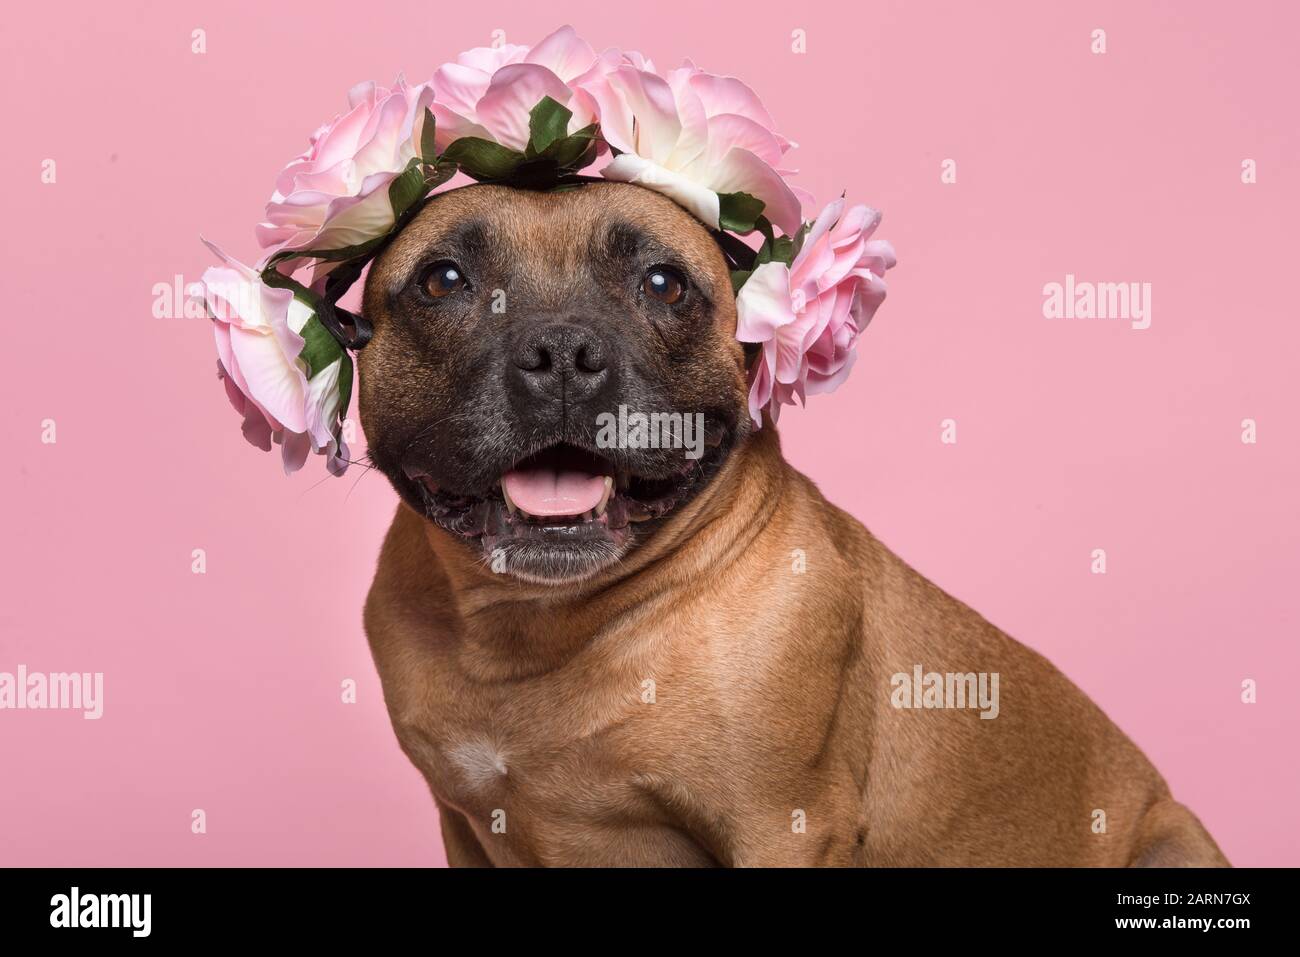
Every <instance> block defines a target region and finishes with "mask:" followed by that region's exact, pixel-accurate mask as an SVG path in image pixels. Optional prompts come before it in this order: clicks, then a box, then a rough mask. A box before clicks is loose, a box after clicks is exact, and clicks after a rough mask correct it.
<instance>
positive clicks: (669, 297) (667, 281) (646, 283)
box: [641, 266, 686, 306]
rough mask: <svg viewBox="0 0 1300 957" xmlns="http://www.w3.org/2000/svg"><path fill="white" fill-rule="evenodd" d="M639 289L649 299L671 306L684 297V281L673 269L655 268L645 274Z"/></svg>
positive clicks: (665, 267)
mask: <svg viewBox="0 0 1300 957" xmlns="http://www.w3.org/2000/svg"><path fill="white" fill-rule="evenodd" d="M641 288H642V289H643V290H644V291H645V294H646V295H647V296H649V297H650V298H651V299H658V300H659V301H660V302H665V303H667V304H668V305H670V306H671V305H672V304H673V303H675V302H680V301H681V298H682V296H684V295H686V280H685V279H683V278H682V277H681V274H680V273H678V272H677V270H675V269H669V268H668V267H667V266H655V267H654V268H653V269H651V270H650V271H649V272H648V273H646V274H645V279H644V280H642V282H641Z"/></svg>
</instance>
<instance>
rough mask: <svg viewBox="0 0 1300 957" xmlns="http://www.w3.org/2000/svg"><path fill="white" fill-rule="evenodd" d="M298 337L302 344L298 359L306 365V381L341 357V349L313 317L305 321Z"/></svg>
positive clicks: (315, 317) (316, 318) (318, 320)
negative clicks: (300, 337)
mask: <svg viewBox="0 0 1300 957" xmlns="http://www.w3.org/2000/svg"><path fill="white" fill-rule="evenodd" d="M299 335H300V336H302V338H303V340H304V342H303V347H302V352H300V353H298V358H299V359H301V360H302V361H303V362H305V363H306V364H307V378H308V379H310V378H312V377H313V376H315V375H316V373H318V372H320V371H321V370H323V369H325V368H327V367H328V366H329V364H330V363H331V362H333V361H334V360H335V359H338V358H339V357H340V356H342V355H343V347H342V346H341V345H339V344H338V341H337V340H336V339H335V338H334V337H333V336H332V335H330V333H329V330H328V329H326V328H325V327H324V326H323V325H321V321H320V319H319V318H318V317H317V316H315V315H313V316H312V317H311V318H310V319H308V320H307V324H306V325H305V326H303V327H302V332H300V333H299Z"/></svg>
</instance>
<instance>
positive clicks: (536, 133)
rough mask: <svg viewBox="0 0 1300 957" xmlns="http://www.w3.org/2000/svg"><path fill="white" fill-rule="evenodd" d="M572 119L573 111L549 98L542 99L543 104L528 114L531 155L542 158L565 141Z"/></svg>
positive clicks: (529, 149)
mask: <svg viewBox="0 0 1300 957" xmlns="http://www.w3.org/2000/svg"><path fill="white" fill-rule="evenodd" d="M571 119H573V110H571V109H569V108H568V107H567V106H564V105H562V104H561V103H559V102H557V101H556V100H553V99H551V98H550V97H549V96H544V97H542V100H541V102H540V103H538V104H537V105H536V106H534V107H533V108H532V110H530V111H529V113H528V151H529V153H531V154H532V155H533V156H540V155H541V154H542V153H545V152H546V151H547V150H548V149H550V147H551V146H552V145H553V144H555V143H557V142H559V141H560V140H562V139H564V138H565V135H566V134H567V133H568V132H569V120H571Z"/></svg>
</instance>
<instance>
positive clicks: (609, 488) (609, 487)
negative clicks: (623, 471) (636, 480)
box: [591, 475, 614, 518]
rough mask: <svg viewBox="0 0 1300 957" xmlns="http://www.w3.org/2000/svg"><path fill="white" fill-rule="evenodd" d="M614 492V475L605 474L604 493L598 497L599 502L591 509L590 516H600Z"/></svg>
mask: <svg viewBox="0 0 1300 957" xmlns="http://www.w3.org/2000/svg"><path fill="white" fill-rule="evenodd" d="M613 494H614V477H613V476H612V475H606V476H605V494H604V495H602V496H601V497H600V504H599V505H597V506H596V507H595V508H594V509H592V511H591V516H592V518H600V517H601V516H602V515H604V514H605V509H606V508H607V507H608V506H609V497H610V496H611V495H613Z"/></svg>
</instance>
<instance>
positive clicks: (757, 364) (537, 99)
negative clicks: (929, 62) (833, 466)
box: [203, 27, 895, 475]
mask: <svg viewBox="0 0 1300 957" xmlns="http://www.w3.org/2000/svg"><path fill="white" fill-rule="evenodd" d="M793 145H794V144H792V143H791V142H790V141H789V140H787V139H786V138H785V137H783V136H782V135H780V134H779V133H777V132H776V130H775V129H774V124H773V122H772V118H771V116H769V115H768V113H767V111H766V110H765V109H764V108H763V105H762V103H761V102H760V101H759V99H758V97H757V96H755V95H754V93H753V91H752V90H750V88H749V87H748V86H746V85H745V84H744V83H742V82H741V81H740V80H737V79H735V78H734V77H726V76H716V75H714V74H711V73H706V72H705V71H703V70H700V69H698V68H697V67H695V66H694V65H693V64H691V63H689V62H687V63H686V64H684V65H683V66H682V67H680V68H678V69H676V70H670V71H668V72H667V73H660V72H658V71H656V70H655V68H654V65H653V64H652V63H651V62H650V61H649V60H647V59H645V58H644V57H642V56H641V55H640V54H638V53H624V52H621V51H617V50H608V51H606V52H604V53H600V54H597V53H596V52H595V51H594V50H593V49H592V48H591V47H590V46H589V45H588V44H587V43H586V42H585V41H583V40H582V39H580V38H579V37H578V36H577V34H576V33H574V31H573V29H572V28H571V27H563V28H561V29H560V30H557V31H556V32H555V33H552V34H551V35H550V36H548V37H547V38H546V39H544V40H542V41H541V42H540V43H538V44H537V45H536V46H533V47H531V48H530V47H525V46H515V45H503V46H499V47H491V48H488V47H480V48H478V49H474V50H470V51H468V52H466V53H462V54H461V55H460V56H459V57H457V58H456V60H455V62H453V63H447V64H444V65H443V66H441V67H439V68H438V69H437V71H435V72H434V74H433V77H432V79H431V80H430V81H429V82H427V83H422V84H420V85H419V86H410V85H408V84H407V83H406V82H405V81H404V80H403V79H401V78H400V77H399V78H398V80H397V82H396V84H395V85H394V86H393V87H391V88H385V87H381V86H377V85H375V84H374V83H363V84H361V85H359V86H356V87H354V88H353V89H352V90H351V91H350V92H349V94H348V109H347V111H346V112H344V113H341V114H339V115H338V116H336V117H335V118H334V119H333V120H331V121H330V122H329V123H326V124H325V125H324V126H322V127H320V128H319V129H318V130H317V131H316V132H315V133H314V134H312V136H311V143H310V146H309V147H308V149H307V150H306V151H305V152H304V153H302V155H300V156H299V157H297V158H296V159H294V160H293V161H292V162H290V163H289V164H288V165H287V166H286V167H285V168H284V169H283V170H281V172H280V175H279V177H278V178H277V180H276V183H275V191H274V193H273V194H272V196H271V200H270V202H269V203H268V204H267V206H266V221H265V222H263V223H261V224H259V225H258V227H257V239H258V242H259V243H260V244H261V246H262V247H263V248H264V250H265V253H264V255H263V258H262V259H261V260H260V262H259V263H258V264H257V266H256V267H249V266H246V265H244V264H242V263H240V262H237V261H235V260H233V259H231V258H230V257H228V256H227V255H226V254H225V253H224V252H222V251H221V250H220V249H218V248H217V247H216V246H214V245H212V244H210V243H209V244H208V245H209V248H211V249H212V250H213V252H214V253H216V255H217V256H218V257H219V258H220V259H221V260H222V261H223V265H221V266H214V267H212V268H210V269H208V270H207V271H206V272H205V273H204V275H203V286H204V300H205V304H206V306H207V310H208V312H209V314H210V315H211V316H212V318H213V320H214V327H215V335H216V342H217V354H218V375H219V377H220V378H221V380H222V382H223V384H224V386H225V388H226V393H227V395H228V397H229V398H230V401H231V404H232V405H234V407H235V409H236V411H238V412H239V413H240V414H241V415H242V416H243V419H244V424H243V430H244V435H245V436H246V437H247V438H248V440H249V441H250V442H252V443H253V444H254V445H256V446H258V447H259V448H262V449H264V450H269V449H270V448H271V445H272V443H273V442H274V443H276V444H278V445H280V446H281V448H282V454H283V461H284V467H285V471H286V472H292V471H295V470H296V469H298V468H300V467H301V466H302V465H303V463H304V462H305V461H306V459H307V456H308V455H309V454H311V453H319V454H323V455H325V456H327V466H328V468H329V470H330V471H331V472H332V473H334V474H336V475H338V474H342V472H343V471H344V470H345V469H346V467H347V459H348V452H347V448H346V446H345V445H344V442H343V428H342V426H343V419H344V417H345V416H346V414H347V409H348V406H349V403H350V401H351V396H352V384H353V368H352V357H351V355H349V351H355V350H357V349H360V348H361V347H362V346H364V345H365V344H366V342H367V341H368V339H369V338H370V332H371V330H370V326H369V324H368V323H367V322H366V320H365V318H364V317H363V316H361V315H357V314H354V313H351V312H349V311H347V310H345V309H343V308H341V307H340V306H339V305H338V301H339V299H340V297H341V296H342V295H343V294H344V293H345V292H346V291H347V290H348V288H349V287H351V286H352V284H353V283H355V282H356V281H357V279H359V278H360V276H361V274H362V272H363V270H364V269H365V267H366V265H367V264H368V263H369V262H370V261H371V260H372V259H373V258H374V257H375V256H376V255H378V254H379V252H380V251H381V250H382V249H383V248H384V246H385V245H386V244H387V243H388V242H389V241H390V240H391V239H392V237H393V236H395V235H396V234H397V232H398V231H400V230H401V229H402V227H403V226H404V225H405V224H406V223H407V222H408V221H409V220H410V219H411V217H412V216H414V215H415V213H417V212H418V211H419V209H420V208H421V206H422V204H423V203H424V202H425V201H426V200H427V199H428V198H429V197H430V196H431V195H432V194H433V193H434V191H435V190H437V189H438V188H439V187H441V186H443V185H444V184H446V183H447V182H448V181H449V180H450V179H451V178H452V177H453V176H454V175H456V174H457V173H461V174H464V175H465V176H468V177H469V178H470V179H472V180H477V181H480V182H495V183H506V184H509V185H514V186H519V187H525V188H534V189H547V188H558V187H564V186H568V185H570V184H576V183H580V182H583V181H587V180H591V179H595V178H603V179H605V180H612V181H617V182H626V183H637V184H639V185H641V186H644V187H647V188H649V189H652V190H655V191H657V192H660V193H662V194H664V195H665V196H668V197H669V198H670V199H672V200H674V201H675V202H676V203H678V204H679V205H680V206H682V207H683V208H685V209H686V210H687V211H689V212H690V213H692V214H694V215H695V216H696V217H697V218H698V219H699V220H700V221H701V222H702V223H704V225H705V226H707V227H709V229H711V230H712V231H713V233H714V235H715V237H716V238H717V240H718V242H719V245H720V246H721V248H722V250H723V253H724V254H725V255H726V257H727V260H728V263H729V265H730V266H731V267H732V282H733V286H734V288H735V290H736V312H737V326H736V338H737V339H738V340H740V341H741V342H742V343H745V344H746V354H747V356H748V358H749V381H750V391H749V411H750V415H751V416H752V417H753V419H754V422H755V424H756V425H757V426H759V427H761V424H762V413H763V410H764V409H767V410H768V411H769V414H770V415H771V416H772V419H773V420H774V421H775V420H776V418H777V416H778V414H779V411H780V408H781V406H782V405H789V404H793V403H794V401H795V400H796V398H797V399H798V400H799V401H800V402H803V401H804V400H805V399H806V397H807V396H808V395H815V394H817V393H819V392H829V391H831V390H833V389H835V388H836V387H837V386H839V384H840V383H841V382H843V381H844V379H845V378H846V377H847V376H848V374H849V371H850V369H851V368H852V366H853V362H854V359H855V358H856V351H855V346H856V342H857V338H858V335H859V333H861V331H862V330H863V329H864V328H865V327H866V325H867V323H868V322H869V321H870V320H871V317H872V316H873V315H874V313H875V311H876V309H877V308H878V307H879V306H880V303H881V302H882V301H883V300H884V298H885V280H884V274H885V271H886V270H887V269H889V268H890V267H891V266H893V265H894V262H895V260H894V251H893V248H892V247H891V246H890V244H889V243H888V242H885V241H884V240H878V239H872V238H871V237H872V234H873V232H874V231H875V229H876V225H877V224H878V223H879V221H880V214H879V213H877V212H876V211H875V210H873V209H870V208H868V207H866V206H852V207H847V206H846V204H845V201H844V199H843V198H840V199H836V200H835V201H833V202H831V203H830V204H829V205H827V206H826V207H825V208H824V209H822V210H821V212H820V213H819V214H818V215H817V216H816V218H815V219H814V220H813V221H812V222H806V221H805V219H804V216H803V209H804V207H805V204H811V201H812V198H811V196H809V195H808V194H807V193H805V192H804V191H802V190H799V189H798V188H797V187H793V186H791V185H790V184H789V182H788V181H787V180H788V178H789V177H790V176H791V175H792V174H793V172H794V171H792V170H787V169H783V168H782V163H783V159H784V157H785V154H786V153H787V151H788V150H789V149H790V148H791V147H792V146H793ZM585 171H590V173H591V174H592V175H584V172H585ZM597 173H598V174H599V175H598V176H596V175H594V174H597ZM742 235H744V236H748V237H750V238H749V240H748V241H746V240H742V239H741V238H740V236H742ZM760 240H761V241H760Z"/></svg>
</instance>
